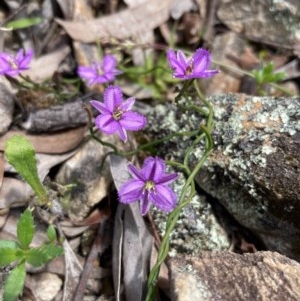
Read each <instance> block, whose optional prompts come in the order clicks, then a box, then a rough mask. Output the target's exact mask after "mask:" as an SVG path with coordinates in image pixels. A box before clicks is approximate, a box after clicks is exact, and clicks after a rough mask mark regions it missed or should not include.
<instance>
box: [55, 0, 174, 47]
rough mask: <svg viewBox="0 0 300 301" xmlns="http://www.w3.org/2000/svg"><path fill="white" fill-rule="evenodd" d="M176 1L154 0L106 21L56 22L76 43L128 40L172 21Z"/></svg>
mask: <svg viewBox="0 0 300 301" xmlns="http://www.w3.org/2000/svg"><path fill="white" fill-rule="evenodd" d="M173 1H174V0H164V1H161V0H152V1H147V2H145V3H143V4H141V5H139V6H136V7H133V8H130V9H127V10H124V11H122V12H119V13H116V14H113V15H110V16H105V17H102V18H98V19H94V20H88V21H81V22H70V21H63V20H61V19H56V22H57V23H58V24H60V25H61V26H62V27H63V28H64V29H65V30H66V31H67V33H68V34H69V35H70V36H71V37H72V38H73V39H74V40H78V41H81V42H84V43H92V42H95V41H98V40H100V39H110V38H116V39H125V38H129V37H131V36H136V35H138V34H141V33H143V32H147V31H148V30H150V29H154V28H156V27H157V26H159V25H160V24H162V23H163V22H165V21H167V20H168V18H169V10H170V8H171V6H172V4H173Z"/></svg>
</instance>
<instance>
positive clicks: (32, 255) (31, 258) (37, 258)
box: [26, 247, 49, 267]
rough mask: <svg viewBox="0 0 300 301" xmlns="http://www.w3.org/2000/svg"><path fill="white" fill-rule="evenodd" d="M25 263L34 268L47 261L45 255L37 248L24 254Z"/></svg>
mask: <svg viewBox="0 0 300 301" xmlns="http://www.w3.org/2000/svg"><path fill="white" fill-rule="evenodd" d="M26 261H27V262H28V263H29V264H31V265H33V266H34V267H38V266H41V265H43V264H45V263H47V262H48V261H49V259H48V256H47V254H46V253H45V252H44V251H43V250H42V249H41V248H40V247H39V248H34V249H30V250H28V251H27V252H26Z"/></svg>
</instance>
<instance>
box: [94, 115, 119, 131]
mask: <svg viewBox="0 0 300 301" xmlns="http://www.w3.org/2000/svg"><path fill="white" fill-rule="evenodd" d="M95 125H96V127H97V128H98V129H99V130H100V131H102V132H103V133H105V134H108V135H111V134H114V133H115V132H117V131H118V129H119V124H118V122H117V121H116V120H115V119H114V118H113V117H112V115H110V114H102V115H99V116H97V117H96V119H95Z"/></svg>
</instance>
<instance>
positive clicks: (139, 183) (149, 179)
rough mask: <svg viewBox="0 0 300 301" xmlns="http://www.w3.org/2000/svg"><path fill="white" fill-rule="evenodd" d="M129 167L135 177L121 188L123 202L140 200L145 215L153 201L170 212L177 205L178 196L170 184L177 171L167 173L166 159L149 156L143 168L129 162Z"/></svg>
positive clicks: (120, 197)
mask: <svg viewBox="0 0 300 301" xmlns="http://www.w3.org/2000/svg"><path fill="white" fill-rule="evenodd" d="M128 169H129V172H130V174H131V175H132V176H133V178H134V179H131V180H128V181H127V182H126V183H125V184H123V185H122V187H121V188H120V189H119V200H120V202H121V203H124V204H129V203H132V202H135V201H138V200H139V201H140V202H141V203H140V210H141V214H142V215H145V214H146V213H147V212H148V211H149V208H150V205H151V202H152V203H153V204H154V205H155V206H156V207H158V208H159V209H161V210H163V211H165V212H169V211H171V210H173V209H174V207H175V206H176V205H177V197H176V194H175V193H174V191H173V190H172V189H171V188H170V187H168V184H169V183H170V182H172V181H174V180H175V179H176V178H177V177H178V175H177V174H176V173H171V174H166V173H165V170H166V164H165V161H164V160H162V159H160V158H158V157H155V158H153V157H148V158H147V159H146V160H145V161H144V164H143V167H142V169H141V170H140V169H138V168H136V167H135V166H134V165H132V164H129V165H128Z"/></svg>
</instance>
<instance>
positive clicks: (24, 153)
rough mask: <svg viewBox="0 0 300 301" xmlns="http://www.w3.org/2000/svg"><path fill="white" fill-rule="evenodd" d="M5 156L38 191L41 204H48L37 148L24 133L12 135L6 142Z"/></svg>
mask: <svg viewBox="0 0 300 301" xmlns="http://www.w3.org/2000/svg"><path fill="white" fill-rule="evenodd" d="M5 157H6V159H7V161H8V162H9V163H10V164H11V165H12V166H13V167H14V168H15V170H16V172H18V173H19V174H20V175H21V176H22V177H23V178H24V180H25V181H26V182H27V183H28V184H29V185H30V186H31V188H32V189H33V191H34V192H35V193H36V195H37V197H38V200H39V205H46V204H47V203H48V201H49V197H48V193H47V191H46V189H45V188H44V186H43V184H42V183H41V181H40V179H39V176H38V172H37V166H36V158H35V150H34V148H33V146H32V145H31V143H30V142H29V141H28V140H27V139H26V138H25V137H24V136H22V135H14V136H12V137H11V138H10V139H9V140H7V142H6V145H5Z"/></svg>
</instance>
